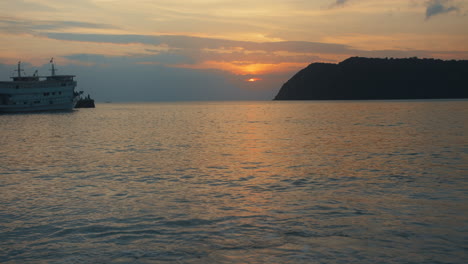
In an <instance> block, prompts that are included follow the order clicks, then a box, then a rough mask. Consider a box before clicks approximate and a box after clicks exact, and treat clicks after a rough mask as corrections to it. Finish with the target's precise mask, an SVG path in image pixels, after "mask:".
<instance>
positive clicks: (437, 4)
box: [426, 0, 459, 19]
mask: <svg viewBox="0 0 468 264" xmlns="http://www.w3.org/2000/svg"><path fill="white" fill-rule="evenodd" d="M458 10H459V8H458V7H457V6H454V5H450V1H449V0H429V1H427V3H426V19H429V18H431V17H433V16H435V15H440V14H444V13H450V12H453V11H458Z"/></svg>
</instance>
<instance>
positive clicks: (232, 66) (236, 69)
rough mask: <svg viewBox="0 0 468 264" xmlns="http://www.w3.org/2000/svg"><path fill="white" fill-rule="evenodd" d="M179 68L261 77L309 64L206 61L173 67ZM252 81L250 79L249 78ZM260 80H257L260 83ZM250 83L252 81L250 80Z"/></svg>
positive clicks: (293, 69) (295, 69) (294, 69)
mask: <svg viewBox="0 0 468 264" xmlns="http://www.w3.org/2000/svg"><path fill="white" fill-rule="evenodd" d="M173 66H174V67H179V68H188V69H219V70H223V71H227V72H231V73H234V74H236V75H259V74H270V73H276V72H287V71H297V70H298V69H301V68H304V67H305V66H307V63H295V62H293V63H278V64H266V63H265V64H261V63H249V62H240V61H232V62H226V61H223V62H219V61H205V62H202V63H200V64H179V65H173ZM249 79H250V78H249ZM258 80H260V79H257V80H256V81H258ZM249 81H250V80H249Z"/></svg>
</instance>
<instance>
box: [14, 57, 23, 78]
mask: <svg viewBox="0 0 468 264" xmlns="http://www.w3.org/2000/svg"><path fill="white" fill-rule="evenodd" d="M15 71H17V72H18V78H21V72H22V71H23V69H21V61H18V69H17V70H15Z"/></svg>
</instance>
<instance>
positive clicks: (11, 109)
mask: <svg viewBox="0 0 468 264" xmlns="http://www.w3.org/2000/svg"><path fill="white" fill-rule="evenodd" d="M75 103H76V102H71V103H63V104H53V105H0V113H24V112H41V111H71V110H73V108H74V107H75Z"/></svg>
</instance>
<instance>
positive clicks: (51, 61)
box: [50, 58, 55, 76]
mask: <svg viewBox="0 0 468 264" xmlns="http://www.w3.org/2000/svg"><path fill="white" fill-rule="evenodd" d="M50 64H52V69H51V71H52V76H55V66H54V58H52V59H50Z"/></svg>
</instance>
